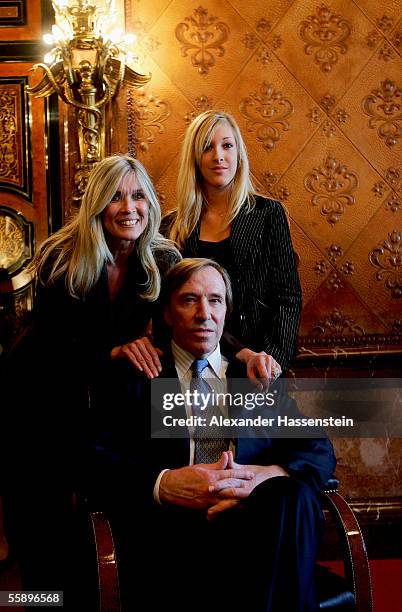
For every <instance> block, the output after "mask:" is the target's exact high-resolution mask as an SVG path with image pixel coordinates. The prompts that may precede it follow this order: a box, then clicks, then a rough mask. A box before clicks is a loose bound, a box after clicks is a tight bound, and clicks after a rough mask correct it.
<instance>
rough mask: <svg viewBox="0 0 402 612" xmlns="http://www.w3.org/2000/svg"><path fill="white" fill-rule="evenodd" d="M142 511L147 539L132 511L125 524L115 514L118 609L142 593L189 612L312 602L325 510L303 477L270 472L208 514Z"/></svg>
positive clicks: (256, 610)
mask: <svg viewBox="0 0 402 612" xmlns="http://www.w3.org/2000/svg"><path fill="white" fill-rule="evenodd" d="M147 514H148V515H147V517H143V518H144V520H145V523H142V525H143V526H144V525H146V532H147V535H146V540H145V541H146V542H147V545H146V546H142V545H141V539H142V538H143V537H144V536H145V530H143V529H142V528H141V526H139V525H140V524H139V523H137V527H138V526H139V531H138V532H135V530H133V525H134V523H133V519H134V517H133V515H132V514H131V519H128V523H129V526H128V525H127V523H126V521H119V520H118V516H116V518H115V521H114V523H115V527H114V533H115V535H116V544H117V546H118V553H119V556H120V581H121V589H122V595H123V604H124V605H123V610H124V612H131V610H135V609H138V604H139V601H140V600H141V599H140V598H142V601H147V602H148V605H149V606H150V607H152V608H154V609H158V610H159V609H160V610H164V609H174V610H175V611H181V610H183V611H184V610H186V611H187V612H188V610H191V611H198V610H203V611H205V612H213V611H215V610H216V611H221V610H223V609H228V610H231V612H232V611H233V612H234V611H236V612H237V611H239V612H240V611H244V610H247V612H283V611H284V610H286V612H312V611H315V610H316V609H317V605H316V601H315V593H314V583H313V568H314V561H315V557H316V553H317V549H318V544H319V540H320V536H321V532H322V524H323V515H322V510H321V507H320V504H319V501H318V499H317V496H316V495H315V493H314V492H313V491H312V490H311V489H310V487H309V486H308V485H306V484H304V483H302V482H300V481H297V480H295V479H293V478H286V477H277V478H272V479H270V480H267V481H265V482H264V483H262V484H261V485H259V486H258V487H256V488H255V489H254V491H253V492H252V494H251V495H250V496H249V498H248V499H247V500H245V501H244V502H243V503H242V504H241V506H239V507H237V508H235V509H233V510H229V511H227V512H224V513H222V515H221V516H220V517H218V518H216V519H215V520H214V521H212V522H208V521H207V520H206V518H205V513H204V512H202V513H201V512H199V511H193V510H187V509H182V508H178V507H170V508H167V507H159V506H155V507H154V508H153V509H152V510H151V512H148V513H147ZM127 518H128V517H127ZM124 523H125V524H126V525H125V527H124V528H123V529H122V526H123V524H124ZM130 526H131V527H130ZM127 527H128V528H127ZM130 534H131V535H130ZM150 577H152V584H153V587H152V588H151V589H149V584H150ZM144 598H145V599H144Z"/></svg>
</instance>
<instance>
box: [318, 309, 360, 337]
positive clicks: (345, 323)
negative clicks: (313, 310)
mask: <svg viewBox="0 0 402 612" xmlns="http://www.w3.org/2000/svg"><path fill="white" fill-rule="evenodd" d="M312 332H313V333H314V334H316V335H318V336H322V335H328V334H329V335H331V336H342V335H343V334H345V333H350V334H357V335H358V336H363V335H364V333H365V332H364V329H363V328H362V327H361V326H360V325H357V324H356V323H355V321H354V319H352V318H351V317H350V316H349V315H347V314H344V313H343V312H342V311H341V310H338V308H334V310H332V311H331V312H330V313H329V315H328V317H327V318H326V319H324V320H322V321H317V323H316V324H315V325H314V327H313V329H312Z"/></svg>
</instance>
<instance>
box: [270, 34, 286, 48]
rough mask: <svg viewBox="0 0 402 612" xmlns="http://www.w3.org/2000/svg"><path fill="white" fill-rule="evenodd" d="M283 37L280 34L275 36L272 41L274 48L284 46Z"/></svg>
mask: <svg viewBox="0 0 402 612" xmlns="http://www.w3.org/2000/svg"><path fill="white" fill-rule="evenodd" d="M282 42H283V41H282V38H281V37H280V36H274V37H273V39H272V42H271V45H272V48H273V49H279V48H280V47H281V46H282Z"/></svg>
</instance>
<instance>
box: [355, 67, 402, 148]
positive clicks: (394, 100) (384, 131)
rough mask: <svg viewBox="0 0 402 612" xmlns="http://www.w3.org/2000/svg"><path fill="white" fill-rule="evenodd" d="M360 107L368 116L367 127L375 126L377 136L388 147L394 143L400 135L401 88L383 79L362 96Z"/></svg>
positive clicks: (401, 112)
mask: <svg viewBox="0 0 402 612" xmlns="http://www.w3.org/2000/svg"><path fill="white" fill-rule="evenodd" d="M362 108H363V111H364V112H365V114H366V115H367V116H368V117H370V120H369V123H368V125H369V127H370V128H372V129H375V128H377V134H378V136H379V137H380V138H381V139H382V140H384V142H385V144H386V145H387V146H388V147H393V146H394V145H396V143H397V142H398V138H400V137H401V136H402V126H401V122H402V88H401V87H399V86H397V85H396V83H395V82H394V81H391V79H385V81H381V85H380V87H379V88H378V89H373V90H372V92H371V93H370V94H369V95H368V96H366V97H365V98H363V100H362Z"/></svg>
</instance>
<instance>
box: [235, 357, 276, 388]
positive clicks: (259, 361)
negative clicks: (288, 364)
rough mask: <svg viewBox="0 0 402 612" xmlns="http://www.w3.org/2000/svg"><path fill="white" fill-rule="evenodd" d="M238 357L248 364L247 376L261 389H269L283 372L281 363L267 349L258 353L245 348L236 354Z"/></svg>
mask: <svg viewBox="0 0 402 612" xmlns="http://www.w3.org/2000/svg"><path fill="white" fill-rule="evenodd" d="M236 359H238V360H239V361H241V362H242V363H244V364H245V365H247V377H248V378H249V379H250V380H251V381H253V382H255V383H256V385H257V386H258V387H259V388H260V389H267V388H268V387H269V384H270V383H272V382H274V381H275V380H276V379H277V378H278V377H279V376H280V375H281V373H282V368H281V366H280V364H279V363H278V362H277V361H275V359H274V358H273V357H272V355H268V354H267V353H266V352H265V351H261V352H260V353H256V352H255V351H252V350H251V349H248V348H244V349H242V350H241V351H239V352H238V353H237V354H236Z"/></svg>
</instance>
